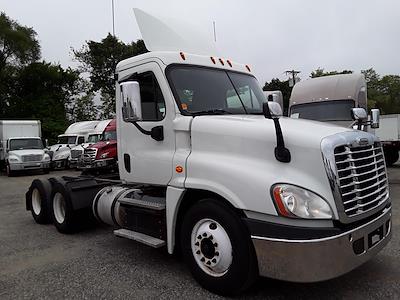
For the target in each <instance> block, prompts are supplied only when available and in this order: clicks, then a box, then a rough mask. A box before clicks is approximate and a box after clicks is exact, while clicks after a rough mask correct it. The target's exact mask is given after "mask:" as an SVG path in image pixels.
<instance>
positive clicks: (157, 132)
mask: <svg viewBox="0 0 400 300" xmlns="http://www.w3.org/2000/svg"><path fill="white" fill-rule="evenodd" d="M131 123H132V124H133V125H134V126H135V127H136V128H137V129H138V130H139V131H140V132H141V133H143V134H145V135H150V136H151V137H152V138H153V139H154V140H156V141H163V140H164V127H162V126H155V127H153V128H152V129H151V130H150V131H148V130H146V129H144V128H143V127H142V126H140V125H139V124H138V123H137V122H136V121H132V122H131Z"/></svg>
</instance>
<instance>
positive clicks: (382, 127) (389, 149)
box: [375, 114, 400, 166]
mask: <svg viewBox="0 0 400 300" xmlns="http://www.w3.org/2000/svg"><path fill="white" fill-rule="evenodd" d="M375 134H376V136H378V137H379V139H380V140H381V142H382V144H383V151H384V152H385V158H386V164H387V165H388V166H391V165H393V164H394V163H395V162H397V161H398V160H399V151H400V114H392V115H381V116H380V124H379V128H377V129H375Z"/></svg>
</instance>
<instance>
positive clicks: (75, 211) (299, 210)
mask: <svg viewBox="0 0 400 300" xmlns="http://www.w3.org/2000/svg"><path fill="white" fill-rule="evenodd" d="M136 14H137V15H138V14H139V16H141V18H146V16H147V15H146V14H145V13H144V12H141V11H136ZM158 24H160V23H158ZM141 29H142V32H143V28H141ZM152 29H155V30H157V33H159V32H166V31H162V30H159V28H157V27H156V26H154V27H149V28H148V30H150V31H151V30H152ZM146 33H147V35H146V34H145V35H144V36H143V37H144V40H145V43H146V47H147V48H148V49H149V50H150V51H151V52H148V53H145V54H141V55H138V56H135V57H132V58H129V59H126V60H124V61H122V62H120V63H119V64H118V65H117V68H116V77H115V80H116V118H117V120H116V123H117V141H118V161H119V164H118V167H119V173H120V177H121V181H106V180H101V179H96V178H88V177H61V178H52V179H50V180H35V181H33V182H32V185H31V186H30V188H29V190H28V192H27V194H26V202H27V203H26V204H27V209H28V210H31V211H32V214H33V216H34V218H35V220H38V222H39V223H40V222H44V221H45V219H47V221H48V220H49V216H50V220H51V221H52V222H53V223H54V225H55V226H56V228H57V229H58V230H59V231H60V232H63V233H65V232H66V233H69V232H74V231H76V230H79V227H80V226H81V224H82V223H81V220H82V219H87V218H88V214H90V213H93V215H94V216H95V217H96V218H97V219H98V220H100V221H101V222H102V223H106V224H109V225H111V226H114V227H115V230H114V234H115V235H116V236H117V237H122V238H127V239H131V240H135V241H137V242H140V243H143V244H146V245H148V246H151V247H155V248H159V247H164V246H165V247H166V249H167V251H168V253H170V254H172V253H175V252H180V253H181V254H182V256H183V258H184V260H185V262H186V263H187V265H188V267H189V269H190V270H191V272H192V274H193V276H194V277H195V279H196V280H197V281H198V282H199V283H200V284H201V285H202V286H203V287H205V288H206V289H208V290H210V291H213V292H215V293H219V294H224V295H227V294H236V293H239V292H241V291H243V290H244V289H246V288H248V287H250V286H251V284H252V283H253V282H254V280H255V279H256V278H257V276H258V275H262V276H267V277H271V278H275V279H281V280H288V281H293V282H315V281H321V280H327V279H330V278H334V277H337V276H340V275H342V274H345V273H347V272H349V271H351V270H352V269H354V268H356V267H358V266H360V265H361V264H363V263H365V262H366V261H368V260H369V259H371V258H372V257H374V256H375V255H376V254H377V253H378V252H379V251H380V250H382V248H383V247H384V246H385V245H386V244H387V243H388V242H389V240H390V238H391V234H392V228H391V216H392V214H391V200H390V198H389V190H388V182H387V174H386V168H385V164H384V161H383V151H382V147H381V144H380V142H379V141H378V140H377V138H376V137H375V136H374V135H372V134H370V133H367V132H364V131H359V130H354V129H352V128H344V127H340V126H335V125H332V124H329V123H320V122H312V121H308V120H300V119H293V118H286V117H281V116H280V115H281V114H282V111H281V109H280V106H279V105H278V104H277V103H275V102H273V101H269V102H267V101H266V98H265V96H264V95H263V92H262V90H261V88H260V84H259V82H258V81H257V79H256V78H255V76H254V74H253V73H252V72H251V69H250V67H249V66H248V65H242V64H238V63H235V62H233V61H231V60H227V59H224V58H223V57H215V56H212V55H200V54H190V53H187V52H183V51H172V50H171V49H168V51H161V50H162V47H155V46H154V45H157V44H153V43H151V38H150V41H149V36H148V34H149V31H146ZM155 36H157V34H156V35H155ZM157 41H159V40H157ZM160 48H161V49H160ZM249 89H250V91H251V93H252V95H253V96H252V97H253V101H247V102H243V100H242V98H241V97H242V95H243V91H245V90H249ZM234 100H235V101H234ZM38 199H39V200H38ZM37 202H40V203H41V206H40V207H41V208H42V210H41V211H40V212H39V213H37V211H36V212H35V211H34V210H33V209H32V207H33V204H34V203H37Z"/></svg>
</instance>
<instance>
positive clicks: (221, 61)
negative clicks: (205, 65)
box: [219, 58, 225, 66]
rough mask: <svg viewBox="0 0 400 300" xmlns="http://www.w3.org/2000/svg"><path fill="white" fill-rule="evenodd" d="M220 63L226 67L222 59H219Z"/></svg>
mask: <svg viewBox="0 0 400 300" xmlns="http://www.w3.org/2000/svg"><path fill="white" fill-rule="evenodd" d="M219 62H220V63H221V65H223V66H224V65H225V64H224V61H223V60H222V58H220V59H219Z"/></svg>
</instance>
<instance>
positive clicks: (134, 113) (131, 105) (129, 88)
mask: <svg viewBox="0 0 400 300" xmlns="http://www.w3.org/2000/svg"><path fill="white" fill-rule="evenodd" d="M120 87H121V99H122V116H123V119H124V121H126V122H136V121H141V120H142V103H141V102H142V101H141V98H140V87H139V83H138V82H137V81H126V82H122V83H121V84H120Z"/></svg>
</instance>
